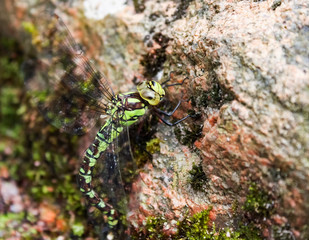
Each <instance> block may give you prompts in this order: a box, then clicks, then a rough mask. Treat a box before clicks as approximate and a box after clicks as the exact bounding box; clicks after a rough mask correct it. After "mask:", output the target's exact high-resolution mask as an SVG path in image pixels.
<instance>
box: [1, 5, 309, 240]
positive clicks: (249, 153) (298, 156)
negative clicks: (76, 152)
mask: <svg viewBox="0 0 309 240" xmlns="http://www.w3.org/2000/svg"><path fill="white" fill-rule="evenodd" d="M7 2H8V1H7ZM15 2H16V4H17V9H19V11H17V13H23V12H26V9H27V8H29V7H30V6H29V4H28V5H27V3H22V1H17V0H16V1H15ZM279 3H281V4H279ZM143 8H144V10H143V11H142V13H139V14H136V13H135V11H134V9H133V6H130V5H129V6H128V8H126V9H125V11H123V12H122V13H119V14H117V15H116V16H113V17H106V18H105V19H104V20H101V21H96V22H94V21H93V20H89V21H88V20H86V21H85V19H83V21H85V22H86V23H84V25H82V26H83V27H82V32H83V33H80V34H81V35H80V39H83V43H84V44H85V45H86V46H87V47H88V49H90V51H88V52H89V55H90V57H95V58H96V59H97V60H99V61H101V62H102V63H103V62H104V67H103V70H104V72H105V73H106V75H107V76H108V77H109V78H110V79H113V84H114V85H113V87H115V89H117V86H120V85H121V87H120V88H119V90H120V91H126V90H128V89H129V87H128V86H132V85H127V84H126V82H128V81H130V80H132V78H133V76H134V75H137V74H138V73H144V75H146V76H152V77H153V76H156V77H158V76H159V77H160V76H161V75H162V71H161V70H164V73H165V75H164V76H167V73H169V72H170V71H175V73H176V75H177V79H181V78H184V77H186V76H188V77H189V83H188V85H186V86H188V87H186V88H187V89H189V90H188V93H189V94H190V93H191V94H193V101H192V102H193V103H192V107H195V110H197V111H200V112H201V114H202V116H201V119H200V120H196V124H199V121H203V122H204V127H203V132H202V137H201V138H200V139H199V140H197V141H196V142H195V144H194V146H195V147H194V148H196V149H198V150H199V151H198V153H196V151H195V150H194V149H190V148H188V147H186V146H182V145H181V144H180V143H178V141H177V140H176V137H175V135H174V134H173V129H171V128H168V127H165V126H161V125H160V127H159V130H158V133H157V137H158V138H160V139H162V140H165V141H164V142H163V143H161V150H160V153H158V154H155V155H154V160H153V162H152V163H148V164H147V165H146V166H145V167H144V169H143V171H142V172H141V173H140V178H139V181H140V182H136V183H135V185H136V186H138V187H137V190H138V191H137V193H136V194H138V197H139V200H141V203H140V206H138V207H136V206H135V209H134V210H132V212H131V213H130V215H129V219H130V220H131V221H132V223H133V225H134V226H136V227H140V226H141V225H142V224H143V220H144V219H145V218H146V217H147V216H149V215H163V216H164V217H165V218H166V219H168V220H169V224H168V225H167V227H166V232H168V233H173V231H174V227H175V226H174V225H175V221H173V220H179V219H181V218H183V217H184V216H185V215H186V214H188V210H189V213H190V214H192V213H195V212H197V211H200V210H202V209H204V208H207V207H209V206H210V205H212V206H213V211H212V219H213V220H215V222H216V226H219V227H226V226H229V227H237V223H238V220H239V219H242V221H243V219H245V221H247V222H246V223H250V222H253V223H255V224H256V225H257V226H259V227H260V228H261V231H262V232H263V236H264V237H265V238H268V239H274V238H275V237H274V236H275V228H274V227H278V228H281V229H282V232H286V233H287V235H286V236H285V237H286V238H287V239H289V238H288V237H289V236H292V235H293V236H294V237H295V238H296V239H307V238H308V236H309V232H308V229H309V227H308V222H309V186H308V184H307V181H308V180H309V134H308V130H309V118H308V116H309V115H308V114H309V68H308V67H309V41H308V40H309V3H308V1H307V0H299V1H256V2H254V1H223V0H222V1H220V0H218V1H210V0H208V1H199V0H196V1H161V2H160V1H155V0H149V1H146V2H145V5H144V6H143ZM59 9H60V10H61V6H59ZM35 10H36V9H35V8H33V9H32V10H31V12H32V13H33V15H35ZM62 10H63V15H64V16H69V15H71V16H74V18H75V19H78V18H79V19H81V17H80V14H77V11H73V10H72V9H65V8H63V9H62ZM73 13H74V14H73ZM23 17H25V15H23V14H22V15H17V20H15V21H21V19H22V18H23ZM71 19H72V18H71ZM65 21H66V22H68V21H69V19H65ZM68 25H70V29H72V28H73V29H74V24H73V23H72V25H71V22H70V23H68ZM77 25H78V24H77ZM17 26H18V24H17ZM71 26H72V27H71ZM78 26H80V25H78ZM86 31H87V36H96V37H94V38H88V37H85V36H84V35H82V34H85V32H86ZM75 33H76V32H75ZM84 37H85V38H84ZM89 39H91V40H89ZM160 39H161V40H160ZM166 39H169V41H168V42H167V41H166V42H165V40H166ZM143 41H144V44H143ZM160 50H162V51H160ZM146 53H148V57H147V55H146ZM152 58H154V60H153V62H152V63H151V64H150V63H149V62H148V65H147V64H146V65H144V66H146V67H145V68H143V67H141V65H140V64H139V62H140V61H141V62H143V61H146V62H147V61H149V60H150V59H152ZM145 59H146V60H145ZM165 60H166V61H165ZM162 61H165V62H164V64H163V62H162ZM121 79H122V80H121ZM123 79H125V80H128V81H123ZM171 91H172V90H171ZM188 107H189V106H188ZM184 114H186V113H185V112H183V115H181V114H180V115H179V116H178V115H177V117H181V116H184ZM189 124H191V125H192V122H191V123H190V121H189ZM193 124H194V123H193ZM199 162H201V163H202V166H203V170H204V172H205V174H206V176H207V178H208V179H209V182H208V185H207V189H206V192H196V191H194V190H193V189H192V188H191V186H190V185H189V184H188V180H187V179H188V175H189V173H188V172H189V170H191V168H192V166H193V164H194V163H195V164H199ZM252 183H256V184H257V185H258V187H259V189H262V190H263V192H265V194H266V195H267V196H268V197H269V199H270V202H271V205H272V206H271V208H272V210H271V212H270V213H269V214H268V215H267V216H264V217H261V216H259V218H255V217H254V216H252V215H250V214H248V213H245V211H244V210H243V209H242V207H241V206H243V204H244V203H245V201H246V197H247V194H248V189H249V186H250V185H251V184H252ZM134 198H136V196H135V197H134V196H132V199H134ZM235 205H237V206H239V207H238V209H236V210H235ZM137 209H138V210H137ZM241 216H245V217H244V218H242V217H241ZM282 234H283V235H284V233H282ZM283 235H282V236H283ZM280 236H281V235H280ZM277 239H279V238H277Z"/></svg>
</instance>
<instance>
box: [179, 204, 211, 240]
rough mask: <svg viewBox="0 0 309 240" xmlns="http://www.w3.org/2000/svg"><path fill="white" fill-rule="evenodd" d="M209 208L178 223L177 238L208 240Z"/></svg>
mask: <svg viewBox="0 0 309 240" xmlns="http://www.w3.org/2000/svg"><path fill="white" fill-rule="evenodd" d="M211 209H212V208H211V207H209V208H208V209H207V210H203V211H201V212H199V213H196V214H194V215H193V216H192V217H189V218H186V219H184V220H183V221H181V222H178V233H177V236H178V237H179V238H183V239H189V240H191V239H192V240H193V239H196V240H197V239H208V238H206V237H207V236H208V235H209V229H208V224H209V220H210V218H209V213H210V211H211Z"/></svg>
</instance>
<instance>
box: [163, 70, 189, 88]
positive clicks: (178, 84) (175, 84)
mask: <svg viewBox="0 0 309 240" xmlns="http://www.w3.org/2000/svg"><path fill="white" fill-rule="evenodd" d="M173 73H175V72H174V71H171V72H170V74H169V77H168V79H167V80H165V81H164V82H163V83H161V86H162V87H163V88H166V87H172V86H181V85H182V84H183V83H184V82H185V81H186V80H187V79H189V78H188V77H185V78H184V79H183V80H182V81H181V83H172V84H166V83H168V82H169V81H171V75H172V74H173Z"/></svg>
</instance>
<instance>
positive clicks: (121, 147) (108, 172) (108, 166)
mask: <svg viewBox="0 0 309 240" xmlns="http://www.w3.org/2000/svg"><path fill="white" fill-rule="evenodd" d="M120 115H121V114H120ZM120 128H122V129H123V131H122V133H121V134H120V135H119V136H118V137H117V138H116V139H115V140H114V141H113V142H112V143H111V144H110V145H109V147H108V149H107V150H105V152H104V153H103V154H101V156H100V158H99V159H98V160H97V163H96V165H95V167H94V170H93V178H92V179H93V182H92V186H93V187H94V190H95V191H96V192H97V193H98V194H99V195H100V196H101V197H102V198H103V199H104V201H105V202H107V203H109V204H111V205H112V206H113V207H114V208H115V209H116V211H117V214H116V215H117V220H118V222H119V223H118V225H117V226H116V227H115V226H114V227H111V226H109V225H108V223H105V222H104V221H101V222H100V223H99V224H97V225H98V227H97V228H98V231H99V232H100V235H101V236H102V238H101V239H108V237H107V236H108V235H110V236H111V235H112V236H113V237H114V239H130V236H129V228H130V226H129V225H128V223H127V221H126V217H127V213H128V212H129V211H130V208H129V205H128V202H129V196H130V193H131V183H132V180H133V178H134V173H135V172H134V168H133V169H132V166H133V165H134V163H133V159H132V155H131V150H130V144H129V138H128V128H127V127H126V126H124V127H123V126H121V125H120V124H119V119H115V120H114V123H113V124H111V125H110V127H109V129H108V130H109V131H110V133H109V134H108V135H109V136H111V135H112V134H114V133H113V132H114V131H118V130H119V129H120ZM94 216H95V215H92V216H91V218H92V219H100V218H98V217H94ZM96 222H97V221H96Z"/></svg>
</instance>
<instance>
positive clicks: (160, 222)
mask: <svg viewBox="0 0 309 240" xmlns="http://www.w3.org/2000/svg"><path fill="white" fill-rule="evenodd" d="M165 222H166V220H165V219H164V218H163V217H148V218H147V220H146V226H145V227H146V230H147V234H146V236H145V237H146V239H166V238H167V236H166V235H165V234H164V233H163V231H162V230H163V227H164V223H165Z"/></svg>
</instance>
